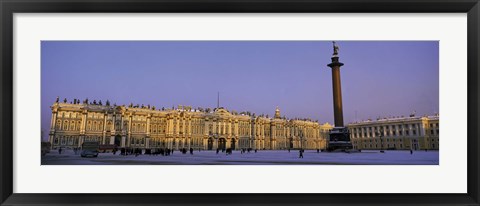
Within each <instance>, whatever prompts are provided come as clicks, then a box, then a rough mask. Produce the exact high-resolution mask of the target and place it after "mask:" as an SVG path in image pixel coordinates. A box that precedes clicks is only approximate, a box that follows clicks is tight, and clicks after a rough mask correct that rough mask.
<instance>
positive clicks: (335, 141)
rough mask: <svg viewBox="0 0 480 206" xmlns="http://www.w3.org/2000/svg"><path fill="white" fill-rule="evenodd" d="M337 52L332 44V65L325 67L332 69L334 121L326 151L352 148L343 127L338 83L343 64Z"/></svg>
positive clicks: (340, 88)
mask: <svg viewBox="0 0 480 206" xmlns="http://www.w3.org/2000/svg"><path fill="white" fill-rule="evenodd" d="M338 50H339V48H338V46H337V44H336V43H335V42H333V55H332V63H330V64H328V65H327V66H329V67H330V68H332V87H333V114H334V120H335V127H334V128H333V129H332V130H331V131H330V139H329V142H328V150H330V151H333V150H337V149H340V150H345V149H351V148H352V144H351V142H350V135H349V133H348V129H347V128H345V127H344V125H343V108H342V86H341V82H340V67H341V66H343V63H341V62H339V60H338V59H339V57H338Z"/></svg>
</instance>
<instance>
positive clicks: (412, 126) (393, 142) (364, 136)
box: [347, 115, 439, 150]
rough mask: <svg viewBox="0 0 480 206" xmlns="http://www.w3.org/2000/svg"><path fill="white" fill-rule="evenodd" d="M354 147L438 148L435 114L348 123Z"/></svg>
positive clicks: (437, 123) (385, 148)
mask: <svg viewBox="0 0 480 206" xmlns="http://www.w3.org/2000/svg"><path fill="white" fill-rule="evenodd" d="M347 127H348V129H349V131H350V139H351V141H352V144H353V147H354V149H362V150H363V149H375V150H381V149H384V150H387V149H398V150H410V149H412V150H424V149H428V150H432V149H433V150H438V148H439V139H438V136H439V116H438V115H435V116H423V117H416V116H414V115H410V117H397V118H384V119H378V120H375V121H372V120H368V121H363V122H357V123H351V124H349V125H348V126H347Z"/></svg>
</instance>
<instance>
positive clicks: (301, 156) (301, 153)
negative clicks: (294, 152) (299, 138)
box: [298, 149, 303, 158]
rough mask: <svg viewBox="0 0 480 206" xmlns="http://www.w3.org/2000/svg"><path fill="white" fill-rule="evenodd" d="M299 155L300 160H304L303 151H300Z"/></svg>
mask: <svg viewBox="0 0 480 206" xmlns="http://www.w3.org/2000/svg"><path fill="white" fill-rule="evenodd" d="M299 153H300V155H299V156H298V158H303V149H300V150H299Z"/></svg>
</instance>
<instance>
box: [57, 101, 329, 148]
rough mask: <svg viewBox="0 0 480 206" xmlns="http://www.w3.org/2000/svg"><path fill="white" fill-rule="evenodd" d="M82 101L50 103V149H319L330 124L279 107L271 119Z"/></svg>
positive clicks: (205, 110) (214, 110) (218, 110)
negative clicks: (88, 144) (285, 114)
mask: <svg viewBox="0 0 480 206" xmlns="http://www.w3.org/2000/svg"><path fill="white" fill-rule="evenodd" d="M87 102H88V101H87ZM87 102H84V103H79V102H78V103H77V101H75V103H73V104H72V103H66V102H65V103H61V102H58V100H57V102H55V103H54V104H53V105H52V106H51V109H52V117H51V124H50V125H51V126H50V133H49V141H50V143H51V145H52V148H54V149H55V148H75V147H81V145H82V143H83V142H84V141H98V142H99V143H100V144H103V145H116V146H117V147H128V148H142V149H150V148H170V149H181V148H186V149H190V148H193V149H202V150H216V149H228V148H231V149H248V148H251V149H267V150H280V149H297V148H303V149H324V148H325V145H326V137H327V136H328V131H329V130H330V129H331V128H332V126H331V125H330V124H328V123H325V124H319V123H318V122H316V121H311V120H305V119H304V120H300V119H286V118H282V117H281V116H280V110H279V109H278V108H277V109H276V111H275V115H274V117H273V118H268V116H264V115H261V116H255V115H254V114H250V113H249V112H242V113H237V112H235V111H228V110H226V109H224V108H217V109H213V110H212V109H192V108H191V107H188V106H178V107H177V108H172V109H164V108H162V109H155V107H150V106H143V105H142V106H133V105H130V106H110V105H109V104H107V105H101V103H99V104H96V103H95V104H91V103H87Z"/></svg>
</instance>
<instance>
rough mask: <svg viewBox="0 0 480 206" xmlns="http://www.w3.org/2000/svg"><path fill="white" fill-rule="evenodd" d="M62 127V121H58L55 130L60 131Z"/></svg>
mask: <svg viewBox="0 0 480 206" xmlns="http://www.w3.org/2000/svg"><path fill="white" fill-rule="evenodd" d="M61 125H62V121H61V120H58V121H57V125H56V126H55V129H57V130H60V129H61V127H60V126H61Z"/></svg>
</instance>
